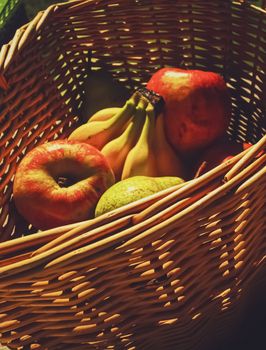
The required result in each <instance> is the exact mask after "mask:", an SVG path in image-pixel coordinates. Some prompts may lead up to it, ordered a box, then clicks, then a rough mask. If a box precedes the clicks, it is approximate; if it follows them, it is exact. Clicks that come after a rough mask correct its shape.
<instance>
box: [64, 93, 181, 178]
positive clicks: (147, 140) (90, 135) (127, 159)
mask: <svg viewBox="0 0 266 350" xmlns="http://www.w3.org/2000/svg"><path fill="white" fill-rule="evenodd" d="M161 102H162V100H161V97H158V96H157V95H156V96H155V94H154V93H151V92H149V91H148V90H146V89H138V90H137V91H136V92H135V93H134V94H133V95H132V96H131V98H130V99H129V100H128V101H127V102H126V104H125V105H124V107H123V108H120V109H118V111H116V110H114V114H113V109H109V110H108V109H107V110H106V109H105V110H100V111H98V113H96V114H95V115H94V116H92V118H91V119H90V120H89V121H88V122H87V123H86V124H84V125H82V126H80V127H78V128H77V129H76V130H74V131H73V132H72V134H71V135H70V136H69V139H70V140H77V141H82V142H88V143H90V144H92V145H93V146H95V147H97V148H98V149H100V150H101V152H102V154H103V155H104V156H105V157H106V159H107V160H108V162H109V164H110V166H111V168H112V169H113V172H114V174H115V178H116V181H119V180H120V179H125V178H128V177H132V176H135V175H145V176H182V175H183V169H182V165H181V162H180V159H179V158H178V155H177V154H176V153H175V152H174V150H173V149H172V147H171V146H170V144H169V143H168V141H167V140H166V137H165V133H164V126H163V120H162V115H158V116H157V115H156V114H157V113H158V111H161V109H160V108H161V107H162V104H161ZM109 112H110V114H109V118H105V113H107V114H108V113H109ZM159 114H160V113H159ZM102 116H103V119H101V118H102ZM97 118H99V119H97Z"/></svg>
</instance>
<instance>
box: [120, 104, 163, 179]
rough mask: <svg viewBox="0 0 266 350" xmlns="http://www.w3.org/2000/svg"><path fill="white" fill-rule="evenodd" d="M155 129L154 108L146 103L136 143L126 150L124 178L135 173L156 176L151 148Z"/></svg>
mask: <svg viewBox="0 0 266 350" xmlns="http://www.w3.org/2000/svg"><path fill="white" fill-rule="evenodd" d="M154 131H155V115H154V108H153V106H152V105H151V103H148V105H147V108H146V116H145V121H144V125H143V128H142V131H141V134H140V136H139V139H138V141H137V143H136V145H135V146H134V147H133V148H132V149H131V150H130V151H129V152H128V155H127V157H126V160H125V164H124V168H123V172H122V177H121V179H122V180H123V179H126V178H129V177H131V176H136V175H146V176H156V175H157V169H156V162H155V155H154V150H153V142H154Z"/></svg>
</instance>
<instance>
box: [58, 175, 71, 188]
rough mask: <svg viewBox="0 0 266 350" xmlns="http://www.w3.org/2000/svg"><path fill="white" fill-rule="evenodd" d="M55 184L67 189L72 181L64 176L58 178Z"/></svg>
mask: <svg viewBox="0 0 266 350" xmlns="http://www.w3.org/2000/svg"><path fill="white" fill-rule="evenodd" d="M57 183H58V185H59V186H60V187H69V186H71V185H72V184H73V183H74V181H71V180H70V179H69V178H67V177H64V176H59V177H58V179H57Z"/></svg>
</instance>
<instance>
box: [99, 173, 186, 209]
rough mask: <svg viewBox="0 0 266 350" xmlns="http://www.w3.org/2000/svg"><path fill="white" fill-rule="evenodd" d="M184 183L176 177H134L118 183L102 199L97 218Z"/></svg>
mask: <svg viewBox="0 0 266 350" xmlns="http://www.w3.org/2000/svg"><path fill="white" fill-rule="evenodd" d="M183 182H184V180H183V179H181V178H180V177H175V176H162V177H150V176H132V177H129V178H127V179H124V180H121V181H118V182H116V183H115V184H114V185H112V186H111V187H109V188H108V189H107V190H106V191H105V192H104V193H103V194H102V196H101V197H100V199H99V201H98V203H97V206H96V209H95V216H99V215H102V214H104V213H107V212H109V211H111V210H113V209H117V208H120V207H122V206H124V205H126V204H129V203H132V202H134V201H137V200H138V199H141V198H144V197H147V196H150V195H152V194H154V193H156V192H159V191H162V190H164V189H166V188H169V187H172V186H175V185H178V184H181V183H183Z"/></svg>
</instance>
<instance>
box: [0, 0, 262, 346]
mask: <svg viewBox="0 0 266 350" xmlns="http://www.w3.org/2000/svg"><path fill="white" fill-rule="evenodd" d="M265 29H266V13H265V11H263V10H258V9H256V8H255V7H252V6H249V5H248V4H246V3H241V4H240V3H238V2H231V1H211V2H210V1H204V0H196V1H193V2H191V1H188V0H184V1H181V0H180V1H159V0H154V1H144V0H143V1H141V0H140V1H133V0H123V1H122V0H121V1H119V0H117V1H92V0H87V1H85V0H83V1H81V0H77V1H72V2H69V3H64V4H61V5H54V6H51V7H49V8H48V9H47V10H46V11H45V12H40V13H39V14H38V15H37V17H36V18H35V19H34V20H33V21H32V22H30V23H29V24H28V25H26V26H25V27H23V28H21V29H20V30H19V31H18V32H17V34H16V36H15V38H14V39H13V40H12V42H11V43H9V44H8V45H5V46H4V47H2V50H1V52H0V86H1V87H2V90H1V91H0V100H1V105H0V106H1V107H0V108H1V114H0V144H1V152H2V153H1V155H2V157H1V163H0V176H1V182H0V196H1V197H0V198H1V209H0V210H1V211H0V227H1V228H0V230H1V231H0V240H1V241H2V242H3V243H1V244H0V254H1V261H0V335H1V337H0V342H2V343H3V344H8V346H9V347H10V348H13V349H17V348H19V349H29V348H32V349H62V348H65V347H67V348H70V349H83V348H84V349H127V350H133V349H136V350H138V349H141V350H146V349H147V350H150V349H177V348H178V349H182V350H183V349H197V348H198V349H200V348H202V349H204V348H205V347H206V346H207V345H208V343H210V344H211V343H212V341H213V339H212V336H211V335H212V334H215V336H217V332H221V335H222V333H223V332H226V329H228V328H230V327H231V326H233V325H234V323H235V322H236V321H237V317H238V316H239V315H241V305H245V303H246V302H248V297H249V296H250V295H251V291H252V290H253V291H256V288H258V286H265V279H264V278H263V274H264V273H265V264H264V262H265V256H266V237H265V230H266V221H265V217H266V212H265V208H266V206H265V202H266V167H265V164H266V156H265V154H261V155H260V156H259V157H256V155H257V154H259V152H260V150H263V149H265V148H266V137H265V136H264V135H265V130H266V129H265V96H266V88H265V83H266V79H265V72H266V66H265V62H266V30H265ZM166 65H169V66H185V67H189V68H195V67H197V68H206V69H209V70H214V71H217V72H219V73H221V74H223V75H224V77H225V79H226V81H227V82H228V85H229V86H230V88H231V95H232V105H233V118H232V122H231V125H230V128H229V130H228V132H229V133H230V134H231V136H232V137H233V138H234V139H236V140H248V141H251V142H253V143H256V144H255V145H254V146H253V147H251V148H250V149H249V150H248V151H245V152H243V154H241V155H239V156H236V157H234V158H233V159H232V160H231V161H230V162H229V163H228V164H223V165H221V166H219V167H217V168H216V169H214V170H212V171H211V172H209V173H208V174H206V175H203V176H202V177H200V178H198V179H195V180H192V181H190V182H188V183H186V184H185V186H182V187H173V188H171V189H169V190H166V191H164V192H162V193H159V194H156V195H154V196H153V197H150V198H147V199H144V200H141V201H139V202H138V203H137V204H134V205H129V206H127V207H124V208H122V209H120V210H116V211H114V212H112V213H111V214H108V215H104V216H102V217H99V218H97V219H94V220H90V221H88V222H84V223H77V224H73V225H69V226H65V227H62V228H57V229H53V230H50V231H46V232H43V233H35V234H32V235H28V236H26V237H22V238H16V237H18V236H21V235H22V233H26V232H32V231H33V229H32V228H30V227H27V225H26V223H25V222H24V221H23V220H22V219H21V218H20V217H19V216H18V214H17V213H16V211H15V209H14V206H13V203H12V179H13V176H14V173H15V170H16V165H17V164H18V162H19V161H20V159H21V158H22V156H23V155H24V154H25V153H26V152H28V151H29V150H30V149H31V148H32V147H34V146H35V145H37V144H40V143H42V142H45V141H46V140H52V139H55V138H58V137H65V136H66V135H68V134H69V133H70V132H71V131H72V129H73V127H75V126H77V125H78V123H79V108H80V106H81V104H82V101H83V96H84V91H83V90H84V83H85V81H86V77H87V75H88V74H89V69H97V68H102V67H104V68H105V69H108V70H109V71H110V72H111V73H112V74H113V76H114V77H115V78H116V79H119V80H121V81H123V82H124V84H126V86H127V87H130V88H132V89H134V88H135V87H137V86H139V85H140V84H145V82H146V81H147V79H148V78H149V76H150V74H151V73H152V72H153V71H154V70H155V69H157V68H159V67H161V66H166ZM261 276H262V277H261ZM225 324H226V325H227V328H226V327H225ZM206 335H207V336H206Z"/></svg>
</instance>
